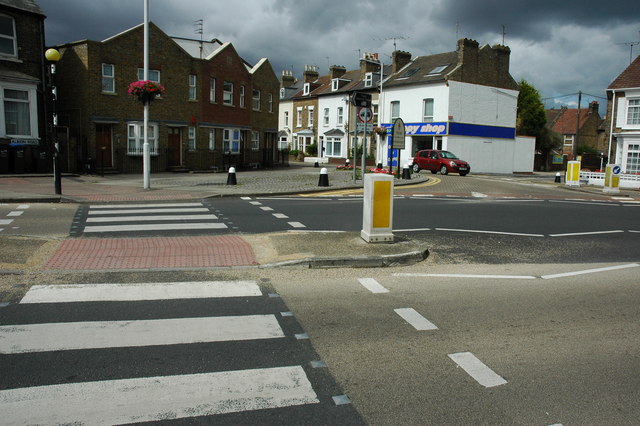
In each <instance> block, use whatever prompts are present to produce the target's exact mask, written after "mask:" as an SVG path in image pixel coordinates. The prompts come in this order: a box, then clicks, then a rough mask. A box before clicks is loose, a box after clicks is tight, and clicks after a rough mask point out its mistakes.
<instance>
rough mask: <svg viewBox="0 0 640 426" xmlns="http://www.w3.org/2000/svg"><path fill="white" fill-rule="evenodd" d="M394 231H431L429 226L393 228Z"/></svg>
mask: <svg viewBox="0 0 640 426" xmlns="http://www.w3.org/2000/svg"><path fill="white" fill-rule="evenodd" d="M394 231H396V232H416V231H431V228H407V229H394Z"/></svg>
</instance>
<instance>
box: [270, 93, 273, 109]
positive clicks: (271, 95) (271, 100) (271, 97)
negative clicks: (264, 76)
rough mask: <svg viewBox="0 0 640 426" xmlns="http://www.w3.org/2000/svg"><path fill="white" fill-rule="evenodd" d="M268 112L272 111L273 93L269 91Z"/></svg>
mask: <svg viewBox="0 0 640 426" xmlns="http://www.w3.org/2000/svg"><path fill="white" fill-rule="evenodd" d="M269 112H273V93H269Z"/></svg>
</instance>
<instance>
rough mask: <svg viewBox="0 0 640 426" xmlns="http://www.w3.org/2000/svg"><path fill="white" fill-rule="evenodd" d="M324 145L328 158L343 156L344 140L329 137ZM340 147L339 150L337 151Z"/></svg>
mask: <svg viewBox="0 0 640 426" xmlns="http://www.w3.org/2000/svg"><path fill="white" fill-rule="evenodd" d="M325 140H326V142H325V144H324V147H325V151H324V154H325V155H326V156H327V157H340V156H342V138H337V137H327V138H326V139H325ZM336 147H338V149H336Z"/></svg>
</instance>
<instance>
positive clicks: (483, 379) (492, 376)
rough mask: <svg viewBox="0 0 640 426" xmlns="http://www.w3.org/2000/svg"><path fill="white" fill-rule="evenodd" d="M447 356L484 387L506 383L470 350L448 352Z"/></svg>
mask: <svg viewBox="0 0 640 426" xmlns="http://www.w3.org/2000/svg"><path fill="white" fill-rule="evenodd" d="M449 358H451V359H452V360H453V361H454V362H455V363H456V364H458V365H459V366H460V367H462V369H463V370H464V371H466V372H467V374H469V375H470V376H471V377H473V378H474V379H475V380H476V381H477V382H478V383H480V384H481V385H482V386H484V387H486V388H490V387H493V386H500V385H504V384H505V383H507V381H506V380H505V379H503V378H502V377H500V376H499V375H497V374H496V373H495V372H493V370H491V369H490V368H489V367H487V366H486V365H485V364H484V363H483V362H482V361H480V360H479V359H478V358H477V357H476V356H475V355H474V354H472V353H471V352H460V353H457V354H449Z"/></svg>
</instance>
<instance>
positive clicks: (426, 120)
mask: <svg viewBox="0 0 640 426" xmlns="http://www.w3.org/2000/svg"><path fill="white" fill-rule="evenodd" d="M427 105H431V111H430V112H431V115H428V114H427V113H428V112H429V111H427ZM434 106H435V101H434V99H433V98H425V99H423V100H422V122H423V123H431V122H432V121H433V110H434Z"/></svg>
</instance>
